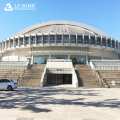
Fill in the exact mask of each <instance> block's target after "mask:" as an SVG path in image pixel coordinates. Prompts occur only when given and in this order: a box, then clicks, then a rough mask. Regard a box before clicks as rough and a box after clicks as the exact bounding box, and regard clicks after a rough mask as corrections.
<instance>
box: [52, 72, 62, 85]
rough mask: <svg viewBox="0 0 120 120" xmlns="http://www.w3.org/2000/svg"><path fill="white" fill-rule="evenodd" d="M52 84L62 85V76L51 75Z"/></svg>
mask: <svg viewBox="0 0 120 120" xmlns="http://www.w3.org/2000/svg"><path fill="white" fill-rule="evenodd" d="M53 83H56V84H62V83H63V75H62V74H54V75H53Z"/></svg>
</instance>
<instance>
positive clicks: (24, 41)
mask: <svg viewBox="0 0 120 120" xmlns="http://www.w3.org/2000/svg"><path fill="white" fill-rule="evenodd" d="M25 45H26V43H25V35H24V37H23V46H25Z"/></svg>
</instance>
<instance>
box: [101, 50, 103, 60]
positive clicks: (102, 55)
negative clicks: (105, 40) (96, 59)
mask: <svg viewBox="0 0 120 120" xmlns="http://www.w3.org/2000/svg"><path fill="white" fill-rule="evenodd" d="M101 58H102V60H103V49H102V50H101Z"/></svg>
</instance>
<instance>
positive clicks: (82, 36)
mask: <svg viewBox="0 0 120 120" xmlns="http://www.w3.org/2000/svg"><path fill="white" fill-rule="evenodd" d="M82 40H83V44H84V34H83V35H82Z"/></svg>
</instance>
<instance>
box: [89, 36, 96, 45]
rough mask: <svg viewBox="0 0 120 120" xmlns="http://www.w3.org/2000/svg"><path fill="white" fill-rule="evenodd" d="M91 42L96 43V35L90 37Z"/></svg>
mask: <svg viewBox="0 0 120 120" xmlns="http://www.w3.org/2000/svg"><path fill="white" fill-rule="evenodd" d="M90 43H91V44H93V45H95V37H90Z"/></svg>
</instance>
